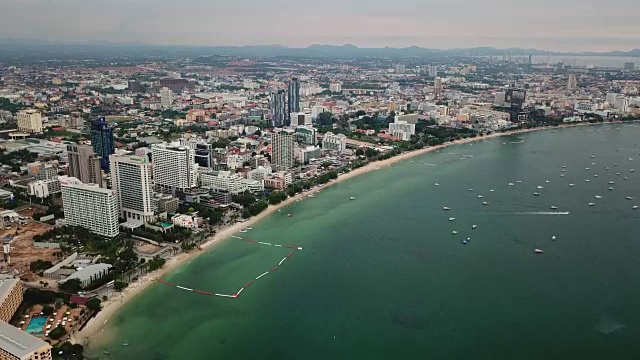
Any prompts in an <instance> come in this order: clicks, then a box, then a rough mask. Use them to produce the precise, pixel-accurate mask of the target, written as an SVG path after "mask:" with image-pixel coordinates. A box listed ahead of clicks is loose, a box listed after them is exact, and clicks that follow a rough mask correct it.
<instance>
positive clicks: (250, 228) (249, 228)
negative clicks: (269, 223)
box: [244, 227, 253, 230]
mask: <svg viewBox="0 0 640 360" xmlns="http://www.w3.org/2000/svg"><path fill="white" fill-rule="evenodd" d="M244 229H245V230H253V228H252V227H247V228H244Z"/></svg>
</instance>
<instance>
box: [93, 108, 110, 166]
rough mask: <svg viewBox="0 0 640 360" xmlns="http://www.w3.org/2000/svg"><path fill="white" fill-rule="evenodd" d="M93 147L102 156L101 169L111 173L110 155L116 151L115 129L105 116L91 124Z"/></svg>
mask: <svg viewBox="0 0 640 360" xmlns="http://www.w3.org/2000/svg"><path fill="white" fill-rule="evenodd" d="M91 146H93V151H95V152H96V154H98V156H100V168H101V169H102V170H104V171H105V172H109V155H111V154H113V153H114V151H115V145H114V143H113V129H112V128H111V127H110V126H109V124H107V119H105V117H104V116H101V117H99V118H98V119H96V120H94V121H93V122H92V123H91Z"/></svg>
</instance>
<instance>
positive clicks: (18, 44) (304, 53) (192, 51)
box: [0, 39, 640, 58]
mask: <svg viewBox="0 0 640 360" xmlns="http://www.w3.org/2000/svg"><path fill="white" fill-rule="evenodd" d="M0 54H2V55H0V56H10V57H16V56H18V57H20V56H26V57H37V56H60V57H62V58H70V57H74V56H119V55H127V56H131V57H145V56H159V57H162V56H206V55H229V56H246V57H308V58H324V57H333V58H336V57H337V58H354V57H371V58H410V57H439V56H482V55H496V56H502V55H509V54H510V55H512V56H528V55H547V54H550V55H565V56H567V55H568V56H629V57H640V49H633V50H631V51H610V52H578V53H575V52H550V51H544V50H538V49H523V48H507V49H497V48H493V47H473V48H463V49H430V48H424V47H418V46H411V47H405V48H392V47H384V48H363V47H357V46H355V45H350V44H347V45H341V46H336V45H320V44H314V45H311V46H309V47H305V48H293V47H287V46H282V45H255V46H185V45H151V44H145V43H138V42H134V43H112V42H103V41H100V42H97V41H96V42H85V43H67V42H47V41H41V40H23V39H6V40H0Z"/></svg>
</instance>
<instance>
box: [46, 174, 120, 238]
mask: <svg viewBox="0 0 640 360" xmlns="http://www.w3.org/2000/svg"><path fill="white" fill-rule="evenodd" d="M58 180H60V185H61V186H62V207H63V209H64V220H65V223H66V225H68V226H80V227H82V228H85V229H87V230H89V231H91V232H92V233H94V234H97V235H101V236H105V237H115V236H118V234H120V230H119V225H120V224H119V223H118V201H117V196H116V192H115V190H111V189H104V188H101V187H99V186H98V185H96V184H83V183H82V181H80V180H78V179H76V178H74V177H69V176H60V177H58Z"/></svg>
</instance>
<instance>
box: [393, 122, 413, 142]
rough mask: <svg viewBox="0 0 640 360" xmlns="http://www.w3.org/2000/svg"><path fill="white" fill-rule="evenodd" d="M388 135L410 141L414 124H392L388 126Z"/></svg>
mask: <svg viewBox="0 0 640 360" xmlns="http://www.w3.org/2000/svg"><path fill="white" fill-rule="evenodd" d="M389 133H390V134H391V135H393V137H397V138H399V139H401V140H405V141H406V140H409V139H411V135H415V133H416V124H410V123H408V122H406V121H397V122H393V123H391V124H389ZM396 135H398V136H396Z"/></svg>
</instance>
